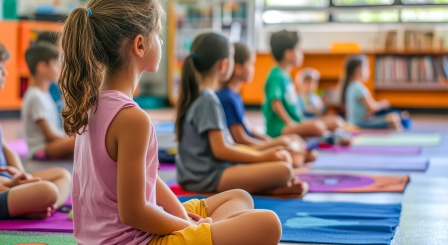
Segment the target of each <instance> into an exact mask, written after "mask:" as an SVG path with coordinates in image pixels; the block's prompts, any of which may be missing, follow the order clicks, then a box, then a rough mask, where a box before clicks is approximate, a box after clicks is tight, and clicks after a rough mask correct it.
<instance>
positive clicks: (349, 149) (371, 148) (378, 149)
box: [319, 145, 421, 155]
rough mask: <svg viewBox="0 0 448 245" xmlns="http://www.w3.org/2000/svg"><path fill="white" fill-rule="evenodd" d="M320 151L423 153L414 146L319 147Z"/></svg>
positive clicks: (387, 153) (390, 153)
mask: <svg viewBox="0 0 448 245" xmlns="http://www.w3.org/2000/svg"><path fill="white" fill-rule="evenodd" d="M319 150H320V151H329V152H334V153H355V154H378V155H418V154H420V152H421V148H420V147H413V146H409V147H408V146H392V147H385V146H349V147H345V146H333V145H332V146H325V147H319Z"/></svg>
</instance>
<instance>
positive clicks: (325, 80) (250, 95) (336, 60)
mask: <svg viewBox="0 0 448 245" xmlns="http://www.w3.org/2000/svg"><path fill="white" fill-rule="evenodd" d="M364 53H365V54H366V55H367V57H368V59H369V62H370V69H371V76H370V78H369V80H368V81H367V83H366V86H367V88H368V89H369V90H370V92H371V93H372V96H374V98H375V99H388V100H390V101H391V103H392V106H395V107H406V108H447V107H448V81H447V82H446V84H435V82H434V81H433V83H432V84H424V83H417V84H408V83H404V82H406V81H403V83H400V84H393V85H390V84H384V83H382V81H377V80H376V78H375V73H376V59H377V58H378V57H382V56H384V55H397V56H404V57H407V56H413V55H420V56H421V55H434V56H442V55H447V54H448V52H446V51H437V52H436V51H431V52H425V51H403V52H402V51H369V52H364ZM351 54H353V52H339V53H333V52H328V51H312V52H305V59H304V63H303V65H302V68H303V67H313V68H315V69H317V70H319V72H320V73H321V80H320V83H319V88H320V89H329V88H335V87H336V86H337V84H338V81H339V80H340V78H341V76H342V75H343V70H344V68H343V67H344V61H345V58H346V57H347V55H351ZM274 65H275V61H274V60H273V58H272V57H271V55H270V54H268V53H258V54H257V61H256V63H255V71H256V72H255V76H254V79H253V81H252V82H251V83H248V84H246V85H245V86H244V87H243V89H242V97H243V100H244V102H245V103H246V104H249V105H260V104H261V103H262V101H263V99H264V95H263V94H264V83H265V81H266V78H267V76H268V74H269V71H270V69H271V68H272V67H273V66H274ZM300 69H301V68H296V69H294V70H293V71H292V72H291V76H292V77H294V76H295V74H296V73H297V72H298V71H299V70H300Z"/></svg>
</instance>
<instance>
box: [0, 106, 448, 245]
mask: <svg viewBox="0 0 448 245" xmlns="http://www.w3.org/2000/svg"><path fill="white" fill-rule="evenodd" d="M148 113H149V115H150V116H151V118H152V120H153V121H170V120H174V115H175V114H174V111H172V110H162V111H149V112H148ZM248 117H249V119H250V121H251V122H252V123H253V124H254V125H259V124H262V121H263V120H262V117H261V115H260V113H259V112H249V113H248ZM413 120H414V129H415V130H417V131H432V132H443V133H445V134H444V136H445V137H444V143H445V144H444V145H443V146H441V147H440V148H437V149H428V150H427V151H424V154H425V156H427V157H428V158H430V159H431V161H430V166H429V168H428V170H427V171H426V172H424V173H419V172H416V173H410V176H411V181H410V183H409V185H408V187H407V188H406V191H405V193H404V194H395V193H362V194H341V193H326V194H321V193H311V194H307V195H306V196H305V197H304V200H306V201H317V202H319V201H349V202H362V203H397V202H402V204H403V210H402V214H401V220H400V225H399V227H398V229H397V232H396V234H395V238H394V239H393V241H392V244H393V245H398V244H400V245H401V244H403V245H413V244H416V245H417V244H418V245H420V244H421V245H430V244H431V245H438V244H440V245H446V244H448V147H445V146H448V139H447V138H448V116H445V115H443V116H440V115H437V116H435V115H413ZM0 123H1V124H2V126H3V132H4V134H5V138H6V141H10V140H14V139H16V138H22V137H23V134H22V133H21V132H22V129H21V127H22V126H21V123H20V121H19V120H0ZM444 147H445V148H444ZM25 166H26V168H27V170H28V171H35V170H38V169H42V168H48V167H55V166H62V167H65V168H67V169H69V170H70V171H71V168H72V164H71V162H51V163H46V162H34V161H26V163H25ZM327 172H328V171H327ZM333 172H335V171H333ZM338 172H341V171H338ZM344 172H350V173H360V172H358V171H344ZM362 173H367V174H378V173H382V174H390V175H400V174H405V172H396V171H395V172H378V171H375V172H372V171H369V172H362ZM160 176H161V177H162V178H163V179H164V180H165V181H168V180H170V179H173V178H174V177H175V176H174V174H173V173H172V172H164V171H161V172H160ZM0 234H20V235H39V234H42V233H30V232H6V231H0ZM54 235H58V236H71V235H72V234H64V233H54ZM284 244H286V243H284Z"/></svg>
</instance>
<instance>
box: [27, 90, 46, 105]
mask: <svg viewBox="0 0 448 245" xmlns="http://www.w3.org/2000/svg"><path fill="white" fill-rule="evenodd" d="M42 97H43V92H41V91H40V89H38V88H35V87H28V88H27V90H26V92H25V94H24V95H23V103H34V102H35V101H36V100H41V99H42Z"/></svg>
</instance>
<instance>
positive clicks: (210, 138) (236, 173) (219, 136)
mask: <svg viewBox="0 0 448 245" xmlns="http://www.w3.org/2000/svg"><path fill="white" fill-rule="evenodd" d="M233 67H234V47H233V45H230V43H229V41H228V40H227V38H225V37H223V36H221V35H219V34H215V33H207V34H203V35H201V36H199V37H197V38H196V39H195V41H194V42H193V45H192V48H191V54H190V55H189V56H188V57H187V59H186V60H185V63H184V66H183V70H182V81H181V82H182V86H181V89H180V96H179V102H178V111H177V120H176V132H177V138H178V140H179V151H178V155H177V159H176V166H177V178H178V182H179V184H180V185H181V186H182V187H183V188H184V189H186V190H188V191H194V192H203V193H211V192H223V191H227V190H230V189H233V188H240V189H243V190H246V191H248V192H250V193H258V194H272V195H275V194H280V195H282V194H300V195H303V194H304V193H306V191H307V184H306V183H302V182H300V181H299V180H297V179H295V174H294V170H293V167H292V164H291V162H292V160H291V155H290V154H289V152H288V151H286V150H284V149H283V147H281V146H277V147H271V148H268V149H266V150H262V151H258V150H255V149H253V148H249V147H241V146H239V145H235V143H234V142H233V138H232V136H231V135H230V133H229V131H228V128H227V122H226V118H225V115H224V111H223V108H222V105H221V103H220V101H219V98H218V97H217V95H216V94H215V90H217V89H218V88H219V87H221V85H222V83H224V82H225V81H228V80H229V79H230V76H231V75H232V73H233Z"/></svg>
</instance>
